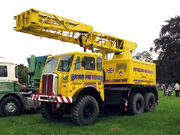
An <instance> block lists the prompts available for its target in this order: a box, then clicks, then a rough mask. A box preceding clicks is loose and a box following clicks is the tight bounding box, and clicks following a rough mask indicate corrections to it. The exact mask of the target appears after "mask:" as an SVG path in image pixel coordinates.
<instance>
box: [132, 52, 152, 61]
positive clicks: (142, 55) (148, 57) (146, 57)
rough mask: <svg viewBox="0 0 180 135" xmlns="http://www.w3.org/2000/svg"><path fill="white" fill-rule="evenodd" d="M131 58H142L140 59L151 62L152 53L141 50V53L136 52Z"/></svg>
mask: <svg viewBox="0 0 180 135" xmlns="http://www.w3.org/2000/svg"><path fill="white" fill-rule="evenodd" d="M133 58H135V59H138V60H142V61H147V62H151V60H152V55H151V54H150V53H149V52H148V51H143V52H141V53H137V54H136V55H135V56H133Z"/></svg>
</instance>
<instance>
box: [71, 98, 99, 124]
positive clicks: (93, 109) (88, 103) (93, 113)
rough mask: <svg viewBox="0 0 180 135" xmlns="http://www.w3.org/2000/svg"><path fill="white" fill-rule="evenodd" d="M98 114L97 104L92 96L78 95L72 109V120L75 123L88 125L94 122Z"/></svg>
mask: <svg viewBox="0 0 180 135" xmlns="http://www.w3.org/2000/svg"><path fill="white" fill-rule="evenodd" d="M98 114H99V105H98V103H97V101H96V99H95V98H94V97H92V96H89V95H85V96H82V97H80V98H79V99H78V100H77V102H76V103H75V104H74V106H73V109H72V120H73V122H74V123H75V124H77V125H90V124H93V123H94V122H95V120H96V119H97V117H98Z"/></svg>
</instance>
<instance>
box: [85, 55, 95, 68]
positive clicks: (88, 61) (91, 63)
mask: <svg viewBox="0 0 180 135" xmlns="http://www.w3.org/2000/svg"><path fill="white" fill-rule="evenodd" d="M82 62H83V63H82V65H83V66H84V69H85V70H95V59H94V58H93V57H84V58H83V61H82Z"/></svg>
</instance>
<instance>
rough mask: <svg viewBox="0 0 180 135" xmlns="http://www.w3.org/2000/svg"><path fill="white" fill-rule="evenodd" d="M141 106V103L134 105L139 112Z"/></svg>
mask: <svg viewBox="0 0 180 135" xmlns="http://www.w3.org/2000/svg"><path fill="white" fill-rule="evenodd" d="M141 105H142V103H141V101H137V103H136V108H137V110H139V109H140V108H141Z"/></svg>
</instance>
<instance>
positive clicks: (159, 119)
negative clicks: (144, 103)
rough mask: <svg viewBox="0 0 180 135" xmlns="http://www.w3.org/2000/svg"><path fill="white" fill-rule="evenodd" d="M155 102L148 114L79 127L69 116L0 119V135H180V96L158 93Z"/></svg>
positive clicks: (115, 117)
mask: <svg viewBox="0 0 180 135" xmlns="http://www.w3.org/2000/svg"><path fill="white" fill-rule="evenodd" d="M159 99H160V103H159V105H158V106H157V107H156V110H155V111H154V112H152V113H144V114H142V115H137V116H129V115H120V114H117V113H116V114H112V115H108V116H102V117H100V118H98V120H97V121H96V123H95V124H94V125H90V126H82V127H79V126H76V125H73V124H72V123H71V117H70V116H66V117H65V118H64V119H63V120H62V121H47V120H45V119H43V118H42V117H41V115H40V114H32V115H27V114H26V115H21V116H17V117H7V118H0V135H180V97H179V98H177V97H175V96H174V95H173V96H169V97H168V96H162V93H161V92H160V93H159Z"/></svg>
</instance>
